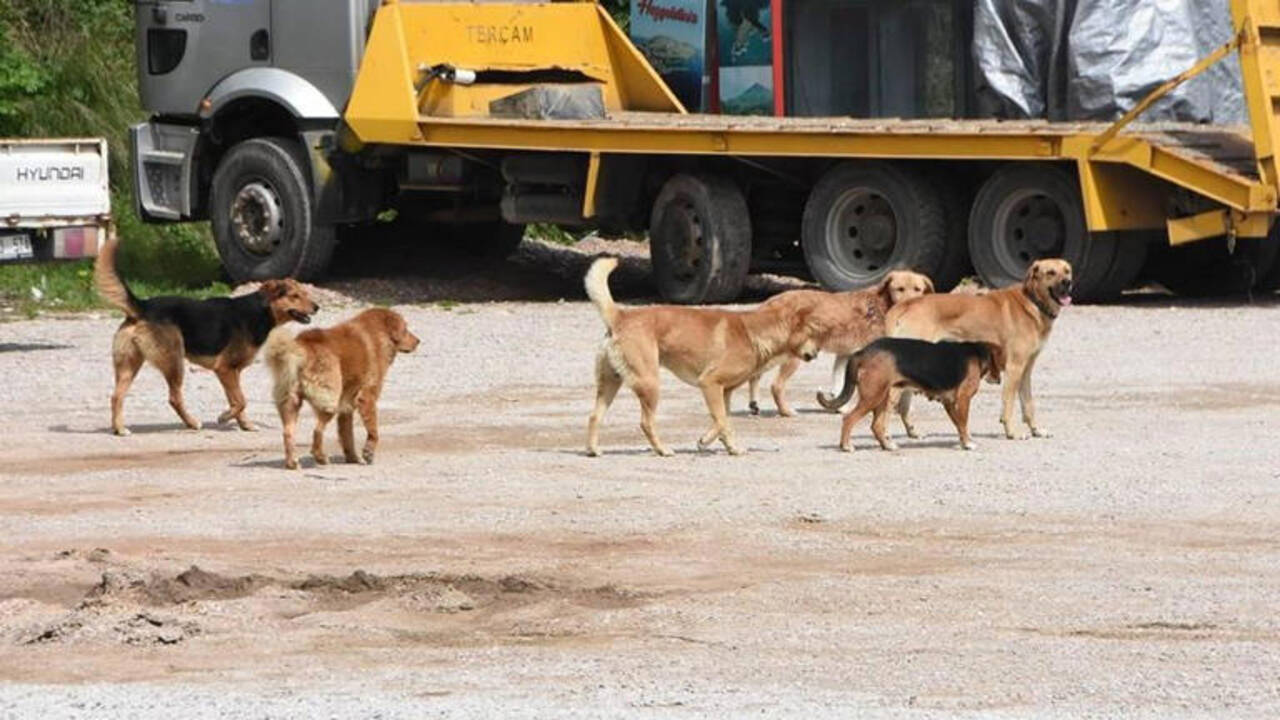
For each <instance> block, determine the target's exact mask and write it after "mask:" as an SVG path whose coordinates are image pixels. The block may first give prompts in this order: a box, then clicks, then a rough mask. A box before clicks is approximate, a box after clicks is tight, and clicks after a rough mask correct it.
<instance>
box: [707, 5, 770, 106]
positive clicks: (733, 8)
mask: <svg viewBox="0 0 1280 720" xmlns="http://www.w3.org/2000/svg"><path fill="white" fill-rule="evenodd" d="M772 23H773V20H772V16H771V14H770V11H769V0H719V1H718V3H717V12H716V37H717V38H718V40H717V47H716V49H717V51H718V52H719V58H720V111H721V112H723V113H725V114H727V115H771V114H773V44H772Z"/></svg>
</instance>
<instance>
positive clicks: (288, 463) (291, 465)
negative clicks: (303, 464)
mask: <svg viewBox="0 0 1280 720" xmlns="http://www.w3.org/2000/svg"><path fill="white" fill-rule="evenodd" d="M284 469H285V470H297V469H298V461H297V460H296V459H292V460H285V461H284Z"/></svg>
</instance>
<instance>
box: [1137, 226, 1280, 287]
mask: <svg viewBox="0 0 1280 720" xmlns="http://www.w3.org/2000/svg"><path fill="white" fill-rule="evenodd" d="M1276 249H1277V246H1276V243H1275V242H1273V241H1272V240H1270V239H1268V238H1239V239H1237V240H1236V249H1235V252H1234V253H1232V252H1229V251H1228V250H1227V240H1226V238H1212V239H1209V240H1201V241H1199V242H1195V243H1192V244H1190V245H1186V246H1182V247H1170V246H1168V245H1164V246H1163V247H1161V248H1160V249H1159V250H1158V251H1156V252H1153V253H1152V258H1151V261H1150V262H1149V263H1148V267H1147V271H1148V273H1149V274H1150V276H1151V279H1152V280H1155V281H1156V282H1158V283H1160V284H1161V285H1163V286H1164V287H1165V288H1166V289H1167V290H1169V291H1170V292H1172V293H1174V294H1175V295H1181V296H1183V297H1193V298H1201V297H1219V296H1228V295H1245V294H1248V293H1249V292H1251V291H1253V290H1257V289H1261V288H1260V286H1262V285H1264V284H1265V280H1266V279H1267V277H1266V272H1268V271H1270V269H1271V267H1272V266H1273V265H1274V264H1275V262H1276Z"/></svg>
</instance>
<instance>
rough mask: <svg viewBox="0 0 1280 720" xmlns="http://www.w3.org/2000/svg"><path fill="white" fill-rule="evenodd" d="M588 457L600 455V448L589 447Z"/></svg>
mask: <svg viewBox="0 0 1280 720" xmlns="http://www.w3.org/2000/svg"><path fill="white" fill-rule="evenodd" d="M587 457H600V448H593V447H589V448H587Z"/></svg>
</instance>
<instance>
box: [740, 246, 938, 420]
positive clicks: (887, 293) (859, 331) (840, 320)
mask: <svg viewBox="0 0 1280 720" xmlns="http://www.w3.org/2000/svg"><path fill="white" fill-rule="evenodd" d="M932 292H933V281H932V280H930V279H929V277H928V276H927V275H921V274H920V273H917V272H912V271H910V270H894V271H893V272H891V273H889V274H888V275H887V276H885V279H884V280H882V281H881V282H880V284H878V285H876V286H875V287H873V288H868V289H865V290H851V291H849V292H840V293H832V292H826V291H823V290H790V291H787V292H784V293H779V294H778V295H774V296H773V297H771V298H769V299H768V300H766V301H765V302H764V303H763V304H762V305H761V307H765V308H768V307H786V308H788V309H790V310H791V311H792V312H801V311H806V312H809V313H811V314H812V315H813V318H814V324H815V325H819V326H822V327H825V328H827V332H826V333H825V334H824V335H823V336H822V337H820V338H818V350H820V351H821V352H828V353H834V354H835V356H836V359H835V363H834V364H833V365H832V367H831V387H832V391H833V392H835V389H836V388H837V387H838V386H839V383H840V381H841V379H842V378H843V377H844V375H845V366H846V365H848V363H849V356H850V355H852V354H853V353H854V352H857V351H858V350H859V349H861V348H862V347H863V346H865V345H866V344H867V343H869V342H871V341H872V340H875V339H876V338H878V337H880V336H881V335H884V318H885V314H886V313H887V312H889V308H891V307H893V306H894V305H897V304H898V303H900V302H903V301H905V300H910V299H911V298H916V297H920V296H922V295H927V294H929V293H932ZM782 363H783V364H782V369H781V370H779V371H778V376H777V377H776V378H774V380H773V385H771V386H770V388H769V389H770V391H771V392H772V393H773V403H774V405H776V406H777V408H778V414H779V415H781V416H783V417H791V416H793V415H795V412H794V411H793V410H792V409H791V406H790V405H788V404H787V397H786V391H787V381H788V380H789V379H790V378H791V376H792V375H794V374H795V373H796V370H799V369H800V359H799V358H796V357H794V356H790V355H788V356H786V357H785V359H784V360H783V361H782ZM764 372H767V369H766V370H765V371H762V372H761V373H760V375H756V376H754V377H752V378H751V382H750V385H749V388H750V390H749V392H750V396H751V397H750V408H751V414H753V415H758V414H759V413H760V405H759V404H758V403H757V402H756V397H757V396H756V387H757V385H758V384H759V382H760V377H761V375H763V374H764Z"/></svg>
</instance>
